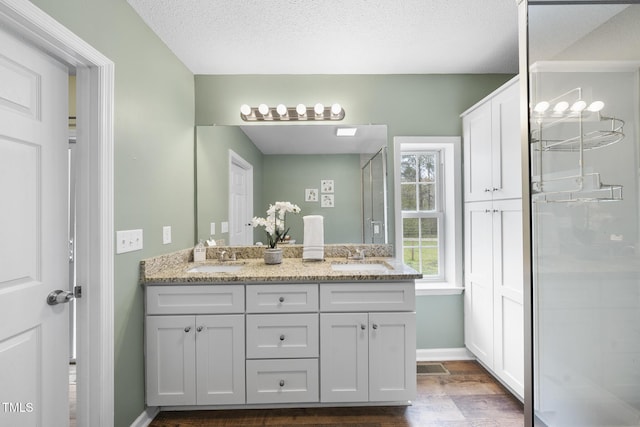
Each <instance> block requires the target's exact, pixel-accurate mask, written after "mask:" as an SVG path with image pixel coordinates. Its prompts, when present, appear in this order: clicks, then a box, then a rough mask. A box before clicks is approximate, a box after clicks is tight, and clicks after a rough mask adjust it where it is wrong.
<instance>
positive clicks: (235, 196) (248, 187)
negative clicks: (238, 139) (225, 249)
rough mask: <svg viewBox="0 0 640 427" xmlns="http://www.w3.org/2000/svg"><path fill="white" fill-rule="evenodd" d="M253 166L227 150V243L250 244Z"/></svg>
mask: <svg viewBox="0 0 640 427" xmlns="http://www.w3.org/2000/svg"><path fill="white" fill-rule="evenodd" d="M252 212H253V166H252V165H251V164H250V163H249V162H247V161H245V160H244V159H243V158H242V157H240V156H238V155H237V154H236V153H234V152H233V151H229V244H230V245H232V246H239V245H251V244H252V240H253V227H251V225H250V223H251V218H252Z"/></svg>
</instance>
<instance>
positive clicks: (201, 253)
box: [193, 240, 207, 262]
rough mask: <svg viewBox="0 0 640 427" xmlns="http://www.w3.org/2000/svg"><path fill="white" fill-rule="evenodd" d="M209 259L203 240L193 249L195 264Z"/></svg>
mask: <svg viewBox="0 0 640 427" xmlns="http://www.w3.org/2000/svg"><path fill="white" fill-rule="evenodd" d="M206 259H207V248H205V247H204V243H202V240H200V241H199V242H198V244H197V245H196V246H195V247H194V248H193V262H201V261H204V260H206Z"/></svg>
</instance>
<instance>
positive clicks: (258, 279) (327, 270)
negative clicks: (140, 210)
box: [140, 245, 422, 285]
mask: <svg viewBox="0 0 640 427" xmlns="http://www.w3.org/2000/svg"><path fill="white" fill-rule="evenodd" d="M344 247H345V246H344V245H341V248H344ZM358 247H362V245H359V246H358ZM233 249H236V250H233ZM243 249H244V248H239V247H236V248H209V249H208V251H207V252H208V253H207V260H206V261H202V262H197V263H194V262H193V255H192V250H191V249H187V250H183V251H179V252H174V253H172V254H167V255H163V256H160V257H156V258H151V259H148V260H143V261H142V262H141V263H140V280H141V282H142V283H143V284H145V285H170V284H225V283H234V282H240V283H264V282H289V283H301V282H350V281H361V280H367V281H406V280H414V279H418V278H421V277H422V275H421V274H420V273H418V272H416V271H415V270H414V269H412V268H410V267H408V266H406V265H404V264H403V263H402V262H400V261H399V260H397V259H396V258H393V257H391V256H371V257H366V258H365V260H364V261H356V260H347V259H346V256H337V255H338V251H335V250H331V248H329V250H325V255H327V257H326V258H325V259H324V260H323V261H303V260H302V257H301V256H300V257H296V256H295V255H296V254H297V252H298V251H297V249H296V248H286V249H287V251H285V257H284V258H283V260H282V264H275V265H267V264H265V263H264V259H263V258H261V257H255V255H256V254H259V253H261V250H264V249H257V250H256V249H255V248H247V249H248V251H244V250H243ZM220 250H232V251H233V252H236V254H237V259H236V260H235V261H223V262H221V261H218V260H217V259H216V255H217V254H218V253H219V251H220ZM343 251H344V252H346V250H344V249H343ZM370 253H373V254H374V255H386V254H388V253H389V252H387V251H385V250H375V248H371V250H370ZM250 256H253V257H250ZM363 262H364V263H367V264H382V265H384V266H385V267H386V270H383V271H369V270H365V271H359V270H353V271H335V270H334V269H332V267H331V265H332V264H349V263H350V264H353V263H357V264H360V263H363ZM218 265H224V266H232V265H238V266H241V268H240V270H238V271H235V272H230V273H227V272H216V273H204V272H196V273H188V272H187V270H189V269H191V268H193V267H196V266H218Z"/></svg>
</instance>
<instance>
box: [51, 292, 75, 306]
mask: <svg viewBox="0 0 640 427" xmlns="http://www.w3.org/2000/svg"><path fill="white" fill-rule="evenodd" d="M73 298H74V297H73V292H69V291H63V290H61V289H56V290H55V291H51V292H50V293H49V295H47V304H49V305H58V304H64V303H66V302H69V301H71V300H72V299H73Z"/></svg>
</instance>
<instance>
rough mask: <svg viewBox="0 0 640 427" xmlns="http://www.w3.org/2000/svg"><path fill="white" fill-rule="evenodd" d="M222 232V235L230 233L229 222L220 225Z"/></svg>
mask: <svg viewBox="0 0 640 427" xmlns="http://www.w3.org/2000/svg"><path fill="white" fill-rule="evenodd" d="M220 232H221V233H228V232H229V223H228V222H227V221H223V222H222V223H221V224H220Z"/></svg>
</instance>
